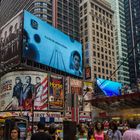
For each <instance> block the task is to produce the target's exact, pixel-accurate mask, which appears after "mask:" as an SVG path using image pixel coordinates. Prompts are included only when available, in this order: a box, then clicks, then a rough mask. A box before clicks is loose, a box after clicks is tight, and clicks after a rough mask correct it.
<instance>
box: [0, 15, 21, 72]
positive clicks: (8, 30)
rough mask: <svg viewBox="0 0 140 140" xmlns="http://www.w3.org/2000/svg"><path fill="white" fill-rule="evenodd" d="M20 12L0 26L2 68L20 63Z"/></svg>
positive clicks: (0, 62) (0, 59)
mask: <svg viewBox="0 0 140 140" xmlns="http://www.w3.org/2000/svg"><path fill="white" fill-rule="evenodd" d="M21 31H22V14H21V13H19V14H17V15H16V16H15V17H13V18H12V19H11V20H10V21H8V22H7V23H6V24H5V25H4V26H2V27H1V28H0V50H1V52H0V64H2V68H3V69H5V70H6V68H9V67H13V66H14V65H17V64H19V63H20V53H21V46H20V43H21Z"/></svg>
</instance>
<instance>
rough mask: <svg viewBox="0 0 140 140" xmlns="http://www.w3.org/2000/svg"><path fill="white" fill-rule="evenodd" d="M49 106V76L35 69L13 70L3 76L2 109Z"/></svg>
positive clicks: (0, 102)
mask: <svg viewBox="0 0 140 140" xmlns="http://www.w3.org/2000/svg"><path fill="white" fill-rule="evenodd" d="M32 103H34V105H33V106H34V109H35V110H46V109H47V108H48V76H47V74H46V73H42V72H35V71H19V72H11V73H8V74H6V75H4V76H3V77H2V78H1V85H0V111H5V110H7V111H8V110H31V109H32V108H33V106H32Z"/></svg>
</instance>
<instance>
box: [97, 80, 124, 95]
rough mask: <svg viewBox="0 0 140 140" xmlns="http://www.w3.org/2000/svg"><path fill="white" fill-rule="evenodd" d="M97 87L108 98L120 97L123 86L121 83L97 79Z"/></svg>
mask: <svg viewBox="0 0 140 140" xmlns="http://www.w3.org/2000/svg"><path fill="white" fill-rule="evenodd" d="M97 85H98V86H99V88H100V89H101V90H102V91H103V92H104V94H105V95H106V96H118V95H121V88H122V84H121V83H119V82H113V81H110V80H105V79H101V78H97Z"/></svg>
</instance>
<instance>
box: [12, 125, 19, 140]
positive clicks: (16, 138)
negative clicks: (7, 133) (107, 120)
mask: <svg viewBox="0 0 140 140" xmlns="http://www.w3.org/2000/svg"><path fill="white" fill-rule="evenodd" d="M19 136H20V130H19V128H18V127H13V128H12V130H11V140H20V138H19Z"/></svg>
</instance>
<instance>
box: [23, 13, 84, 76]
mask: <svg viewBox="0 0 140 140" xmlns="http://www.w3.org/2000/svg"><path fill="white" fill-rule="evenodd" d="M23 57H24V58H27V59H29V60H33V61H35V62H38V63H40V64H44V65H47V66H50V67H53V68H55V69H58V70H61V71H64V72H67V73H70V74H73V75H76V76H79V77H82V74H83V73H82V45H81V43H79V42H78V41H76V40H73V39H72V38H70V37H69V36H67V35H65V34H64V33H62V32H61V31H59V30H58V29H56V28H54V27H53V26H51V25H49V24H48V23H46V22H44V21H42V20H41V19H39V18H37V17H36V16H34V15H32V14H30V13H29V12H27V11H24V34H23Z"/></svg>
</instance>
